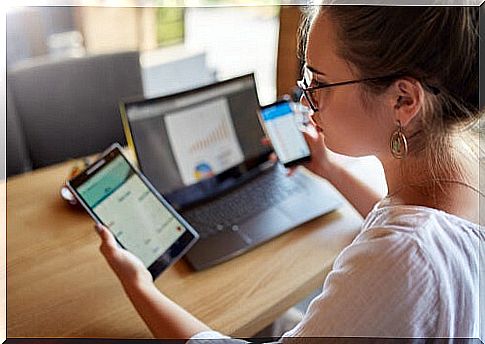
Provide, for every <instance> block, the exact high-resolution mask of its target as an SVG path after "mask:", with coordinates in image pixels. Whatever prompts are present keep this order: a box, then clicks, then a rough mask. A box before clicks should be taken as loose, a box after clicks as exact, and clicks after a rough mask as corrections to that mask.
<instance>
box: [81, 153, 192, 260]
mask: <svg viewBox="0 0 485 344" xmlns="http://www.w3.org/2000/svg"><path fill="white" fill-rule="evenodd" d="M76 189H77V192H78V193H79V195H80V196H81V197H82V198H83V200H84V202H85V203H86V204H87V205H88V206H89V208H91V210H92V212H94V213H95V214H96V216H97V217H98V218H99V219H100V220H101V221H102V222H103V223H104V224H105V225H106V226H108V227H109V228H110V230H111V232H112V233H113V234H114V235H115V236H116V238H117V239H118V241H119V242H120V243H121V245H123V247H124V248H126V249H127V250H128V251H131V252H132V253H133V254H135V255H136V256H137V257H138V258H140V259H141V261H142V262H143V264H144V265H145V266H146V267H149V266H150V265H151V264H152V263H154V262H155V261H156V260H157V258H158V257H160V255H161V254H163V253H164V252H165V251H166V250H167V249H168V248H169V247H170V246H171V245H172V244H174V243H175V242H176V241H177V240H178V239H179V238H180V237H181V236H182V234H183V233H184V232H185V230H186V229H185V227H184V226H183V225H182V224H181V223H180V222H179V221H178V220H177V218H176V217H174V216H173V215H172V213H170V211H168V210H167V209H166V208H165V206H164V205H163V204H162V203H161V202H160V200H159V199H158V198H157V197H156V196H155V195H154V194H153V192H152V191H151V190H150V189H149V188H148V187H147V185H146V184H145V183H144V182H143V180H142V179H141V178H140V177H139V176H138V174H136V173H135V171H134V170H133V168H132V167H131V166H130V165H129V164H128V163H127V161H126V160H125V159H124V157H123V156H122V155H118V156H117V157H116V158H114V159H113V160H112V161H110V162H109V163H107V164H106V165H104V166H103V167H101V168H100V169H99V171H97V172H96V173H95V174H93V175H92V176H91V177H90V178H89V179H88V180H86V181H85V182H84V183H83V184H81V185H79V186H78V187H77V188H76Z"/></svg>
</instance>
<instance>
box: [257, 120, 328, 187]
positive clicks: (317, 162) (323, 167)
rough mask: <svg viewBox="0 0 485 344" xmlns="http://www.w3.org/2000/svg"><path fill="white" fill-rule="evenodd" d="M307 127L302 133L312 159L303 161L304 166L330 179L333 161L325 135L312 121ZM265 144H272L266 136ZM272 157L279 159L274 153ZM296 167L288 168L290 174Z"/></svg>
mask: <svg viewBox="0 0 485 344" xmlns="http://www.w3.org/2000/svg"><path fill="white" fill-rule="evenodd" d="M305 128H306V129H305V131H302V133H303V136H304V138H305V141H306V142H307V144H308V147H309V148H310V155H311V160H310V161H308V162H305V163H303V164H302V166H304V167H306V168H307V169H308V170H310V171H312V172H313V173H315V174H317V175H319V176H320V177H323V178H327V179H328V177H329V173H330V172H331V171H332V166H333V161H332V159H331V157H330V154H329V152H328V149H327V146H325V140H324V136H323V134H322V133H321V132H319V131H318V130H317V127H316V126H315V125H313V124H311V123H308V124H307V125H306V127H305ZM263 144H267V145H271V141H270V140H269V139H268V138H264V139H263ZM270 159H271V160H272V161H277V160H278V158H277V157H276V154H274V153H272V154H271V156H270ZM296 168H297V167H290V168H289V169H288V175H292V174H293V173H295V170H296Z"/></svg>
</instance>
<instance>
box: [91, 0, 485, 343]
mask: <svg viewBox="0 0 485 344" xmlns="http://www.w3.org/2000/svg"><path fill="white" fill-rule="evenodd" d="M477 28H478V8H459V7H454V8H446V7H419V8H413V7H374V6H361V7H353V6H352V7H349V6H342V7H338V6H336V7H323V8H313V9H312V10H311V12H310V13H309V15H308V16H307V20H306V22H305V24H304V29H303V31H302V32H303V33H305V40H304V43H305V44H304V48H305V49H304V51H305V66H304V78H303V80H302V81H300V82H299V86H300V87H301V88H302V90H303V93H304V96H303V98H302V103H303V104H304V105H306V106H307V107H309V108H310V109H311V110H312V111H313V115H312V119H313V123H314V127H315V128H316V129H317V130H316V131H315V133H314V134H311V133H307V134H306V138H307V141H308V142H309V144H310V146H311V150H312V156H313V159H312V161H311V163H308V164H307V165H306V167H307V168H309V169H310V170H312V171H313V172H315V173H317V174H319V175H320V176H322V177H324V178H327V179H328V180H329V181H330V182H332V183H333V184H334V185H335V186H336V187H337V188H338V189H339V191H340V192H341V193H342V194H343V195H344V196H345V197H346V198H347V199H348V200H349V201H350V202H351V203H352V204H353V205H354V207H355V208H356V209H357V210H358V211H359V212H360V213H361V214H362V216H364V217H365V221H364V224H363V227H362V231H361V232H360V234H359V235H358V236H357V237H356V239H355V240H354V241H353V243H352V244H351V245H350V246H348V247H347V248H346V249H344V250H343V251H342V252H341V254H340V255H339V256H338V258H337V259H336V261H335V263H334V267H333V270H332V272H331V273H330V274H329V275H328V277H327V279H326V281H325V284H324V286H323V291H322V293H321V294H320V295H319V296H317V297H316V298H315V299H314V300H313V302H312V303H311V305H310V307H309V309H308V311H307V314H306V315H305V317H304V319H303V320H302V321H301V322H300V323H299V324H298V325H297V326H296V327H295V328H294V329H293V330H291V331H289V332H287V333H286V334H285V336H365V337H374V336H386V337H478V336H479V333H480V331H482V332H481V333H482V335H483V333H485V331H484V324H483V320H482V323H480V320H479V312H480V309H479V302H478V294H479V291H480V289H479V280H478V279H479V273H478V269H479V263H480V262H479V260H480V259H482V263H484V262H485V260H483V257H484V254H483V250H482V251H481V252H480V254H479V252H478V249H479V245H481V244H483V243H484V242H485V232H484V230H483V229H482V228H480V227H479V226H478V225H477V223H478V201H479V196H480V195H479V190H478V163H477V158H476V156H473V154H472V153H471V151H470V148H469V147H470V144H469V143H470V142H471V141H470V136H467V135H468V131H467V130H466V128H469V127H470V125H471V124H473V123H475V122H476V120H477V119H478V118H479V111H478V109H477V107H478V51H477V43H478V41H477ZM306 33H308V34H306ZM327 149H329V150H331V151H335V152H338V153H341V154H345V155H350V156H363V155H375V156H377V157H378V158H379V159H380V161H381V162H382V164H383V167H384V171H385V175H386V181H387V185H388V190H389V193H388V195H387V197H385V198H384V199H383V200H379V197H378V195H377V194H375V193H373V191H371V190H370V189H368V188H366V187H365V185H364V184H363V183H361V182H360V181H359V180H357V179H356V178H354V177H353V176H352V175H351V174H350V173H348V172H346V171H345V170H344V169H343V168H342V167H340V166H339V165H338V163H337V162H335V161H334V160H332V158H331V155H330V154H328V153H327ZM98 230H99V233H100V235H101V238H102V245H101V251H102V253H103V254H104V256H105V257H106V259H107V261H108V263H109V264H110V265H111V267H112V268H113V270H114V271H115V272H116V274H117V275H118V277H119V279H120V280H121V282H122V284H123V286H124V288H125V290H126V292H127V294H128V296H129V297H130V299H131V300H132V302H133V304H134V305H135V307H136V309H137V310H138V312H139V313H140V315H141V316H142V317H143V319H144V320H145V322H146V323H147V325H148V327H149V328H150V330H151V331H152V333H153V334H154V336H155V337H160V338H174V337H175V338H191V337H193V336H195V337H194V338H204V337H218V336H221V335H220V334H218V333H216V332H210V329H209V328H208V327H207V326H206V325H205V324H203V323H202V322H200V321H199V320H197V319H195V318H194V317H193V316H191V315H190V314H188V313H187V312H185V311H184V310H183V309H181V308H180V307H179V306H178V305H176V304H174V303H172V302H171V301H170V300H169V299H167V298H166V297H165V296H164V295H162V294H161V293H160V292H159V291H158V289H157V288H156V287H155V286H154V285H153V283H152V280H151V277H150V274H149V273H148V271H147V270H146V269H145V268H144V267H143V265H142V264H141V263H140V261H139V260H137V259H136V258H135V257H133V256H132V255H131V254H129V253H128V252H126V251H124V250H122V249H119V248H117V246H116V244H115V240H114V239H113V237H112V236H111V234H110V233H109V231H107V230H106V229H104V228H98ZM482 266H483V265H482ZM482 276H483V274H482ZM482 307H483V306H482Z"/></svg>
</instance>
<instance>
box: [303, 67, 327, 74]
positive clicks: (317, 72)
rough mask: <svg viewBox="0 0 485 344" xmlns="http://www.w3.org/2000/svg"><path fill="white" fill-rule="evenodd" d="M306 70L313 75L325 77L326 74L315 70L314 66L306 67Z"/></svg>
mask: <svg viewBox="0 0 485 344" xmlns="http://www.w3.org/2000/svg"><path fill="white" fill-rule="evenodd" d="M306 68H308V70H309V71H311V72H312V73H315V74H319V75H325V73H324V72H320V71H319V70H318V69H315V68H314V67H312V66H309V65H306Z"/></svg>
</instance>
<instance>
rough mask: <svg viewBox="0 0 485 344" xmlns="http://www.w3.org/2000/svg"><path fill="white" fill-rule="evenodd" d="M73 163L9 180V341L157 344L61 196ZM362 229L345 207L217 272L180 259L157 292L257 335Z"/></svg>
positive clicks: (87, 223)
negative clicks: (140, 341)
mask: <svg viewBox="0 0 485 344" xmlns="http://www.w3.org/2000/svg"><path fill="white" fill-rule="evenodd" d="M70 164H72V162H71V163H65V164H61V165H56V166H53V167H49V168H45V169H42V170H37V171H35V172H32V173H29V174H25V175H22V176H20V177H16V178H12V179H9V180H8V182H7V315H8V316H7V335H8V337H111V338H138V337H151V334H150V332H149V331H148V329H147V327H146V326H145V325H144V323H143V322H142V320H141V319H140V317H139V316H138V315H137V313H136V312H135V310H134V308H133V307H132V305H131V304H130V301H129V300H128V298H127V297H126V296H125V294H124V292H123V290H122V288H121V285H120V284H119V282H118V280H117V279H116V277H115V275H114V273H113V272H112V271H111V270H110V268H109V267H108V265H107V263H106V262H105V261H104V258H103V257H102V255H101V254H100V253H99V250H98V247H99V243H100V239H99V238H98V236H97V234H96V233H95V232H94V229H93V221H92V220H91V219H90V218H89V217H88V215H87V214H85V212H84V211H83V210H82V209H73V208H71V207H70V206H68V205H67V204H66V203H64V201H63V200H61V198H60V197H59V186H60V185H61V184H62V183H63V181H64V179H65V177H66V175H67V174H68V171H69V168H70ZM322 182H323V181H322ZM361 221H362V219H361V217H360V216H359V215H358V214H357V212H356V211H355V210H354V209H353V208H352V207H350V206H349V205H348V204H345V205H344V206H343V207H342V208H340V209H339V210H338V211H336V212H333V213H331V214H329V215H327V216H324V217H321V218H319V219H317V220H314V221H312V222H309V223H307V224H305V225H303V226H300V227H299V228H297V229H295V230H293V231H291V232H289V233H287V234H285V235H282V236H281V237H279V238H277V239H275V240H272V241H270V242H268V243H267V244H265V245H262V246H260V247H258V248H256V249H254V250H252V251H250V252H249V253H247V254H244V255H242V256H240V257H238V258H236V259H233V260H231V261H229V262H227V263H224V264H221V265H219V266H216V267H214V268H211V269H208V270H205V271H201V272H194V271H193V270H191V268H190V267H189V266H188V265H187V263H186V262H185V261H180V262H178V263H177V264H176V265H175V266H173V267H172V268H171V269H169V270H168V271H166V272H165V273H164V274H163V275H162V276H161V277H159V278H158V279H157V280H156V285H157V287H158V288H159V289H160V290H161V291H162V292H164V293H165V294H166V295H168V296H169V297H170V298H172V299H173V300H175V301H176V302H177V303H179V304H180V305H182V306H183V307H185V308H186V309H187V310H189V311H190V312H192V313H193V314H194V315H195V316H197V317H198V318H199V319H201V320H202V321H204V322H206V323H207V324H208V325H209V326H211V327H212V328H214V329H215V330H218V331H221V332H223V333H226V334H230V335H233V336H242V337H249V336H251V335H253V334H255V333H256V332H257V331H259V330H261V329H262V328H264V327H265V326H267V325H268V324H270V323H271V322H272V321H273V320H274V319H276V318H277V317H278V316H279V315H280V314H281V313H283V312H284V311H285V310H286V309H288V308H289V307H291V306H292V305H294V304H295V303H297V302H298V301H300V300H301V299H303V298H304V297H305V296H306V295H308V294H309V293H311V292H312V291H314V290H315V289H316V288H318V287H319V286H321V285H322V283H323V280H324V278H325V275H326V273H327V272H328V271H329V269H330V268H331V266H332V262H333V260H334V259H335V257H336V255H337V254H338V253H339V252H340V251H341V250H342V248H344V247H345V246H346V245H348V244H349V243H350V242H351V241H352V239H353V238H354V237H355V235H356V234H357V232H358V230H359V227H360V225H361Z"/></svg>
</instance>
